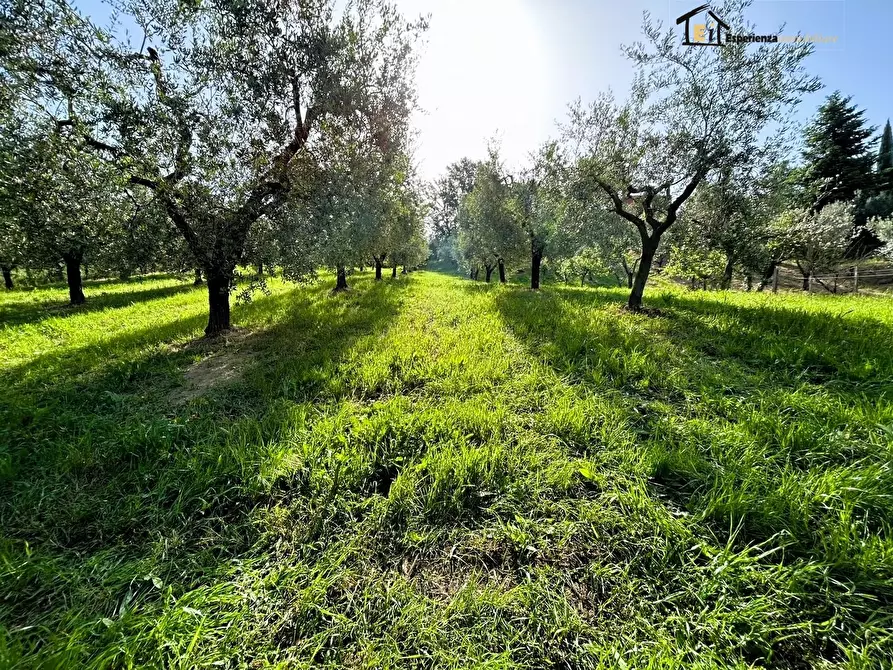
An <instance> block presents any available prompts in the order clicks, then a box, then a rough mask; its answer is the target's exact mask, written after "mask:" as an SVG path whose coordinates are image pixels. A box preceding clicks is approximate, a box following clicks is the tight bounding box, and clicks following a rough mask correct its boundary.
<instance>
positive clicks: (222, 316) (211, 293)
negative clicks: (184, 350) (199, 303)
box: [205, 270, 232, 337]
mask: <svg viewBox="0 0 893 670" xmlns="http://www.w3.org/2000/svg"><path fill="white" fill-rule="evenodd" d="M231 275H232V273H231V272H230V273H227V272H221V271H212V270H205V277H207V279H208V326H207V327H206V328H205V335H206V336H207V337H214V336H215V335H220V334H221V333H225V332H226V331H228V330H229V329H230V320H229V289H230V277H231Z"/></svg>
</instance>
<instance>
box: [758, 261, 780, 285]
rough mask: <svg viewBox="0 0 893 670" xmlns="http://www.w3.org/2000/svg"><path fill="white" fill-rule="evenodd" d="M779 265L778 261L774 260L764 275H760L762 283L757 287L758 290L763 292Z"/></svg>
mask: <svg viewBox="0 0 893 670" xmlns="http://www.w3.org/2000/svg"><path fill="white" fill-rule="evenodd" d="M777 266H778V263H776V262H775V261H772V262H771V263H769V265H768V266H767V267H766V269H765V270H764V271H763V276H762V277H760V285H759V286H758V287H757V291H758V292H762V291H763V289H765V288H766V287H767V286H768V285H769V282H770V281H772V277H773V276H774V275H775V268H776V267H777Z"/></svg>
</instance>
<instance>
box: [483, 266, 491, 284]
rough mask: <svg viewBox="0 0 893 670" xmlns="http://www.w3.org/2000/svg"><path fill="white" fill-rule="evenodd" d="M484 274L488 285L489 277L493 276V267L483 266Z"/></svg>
mask: <svg viewBox="0 0 893 670" xmlns="http://www.w3.org/2000/svg"><path fill="white" fill-rule="evenodd" d="M484 273H485V274H486V279H487V283H488V284H489V283H490V277H492V276H493V266H492V265H485V266H484Z"/></svg>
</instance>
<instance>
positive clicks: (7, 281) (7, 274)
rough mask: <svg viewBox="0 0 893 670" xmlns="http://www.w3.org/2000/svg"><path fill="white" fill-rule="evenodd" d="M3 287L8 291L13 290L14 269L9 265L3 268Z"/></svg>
mask: <svg viewBox="0 0 893 670" xmlns="http://www.w3.org/2000/svg"><path fill="white" fill-rule="evenodd" d="M3 285H4V286H5V287H6V290H7V291H11V290H12V286H13V285H12V268H11V267H9V266H8V265H4V266H3Z"/></svg>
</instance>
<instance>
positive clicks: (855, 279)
mask: <svg viewBox="0 0 893 670" xmlns="http://www.w3.org/2000/svg"><path fill="white" fill-rule="evenodd" d="M858 292H859V266H858V265H857V266H855V267H854V268H853V293H858Z"/></svg>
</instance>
